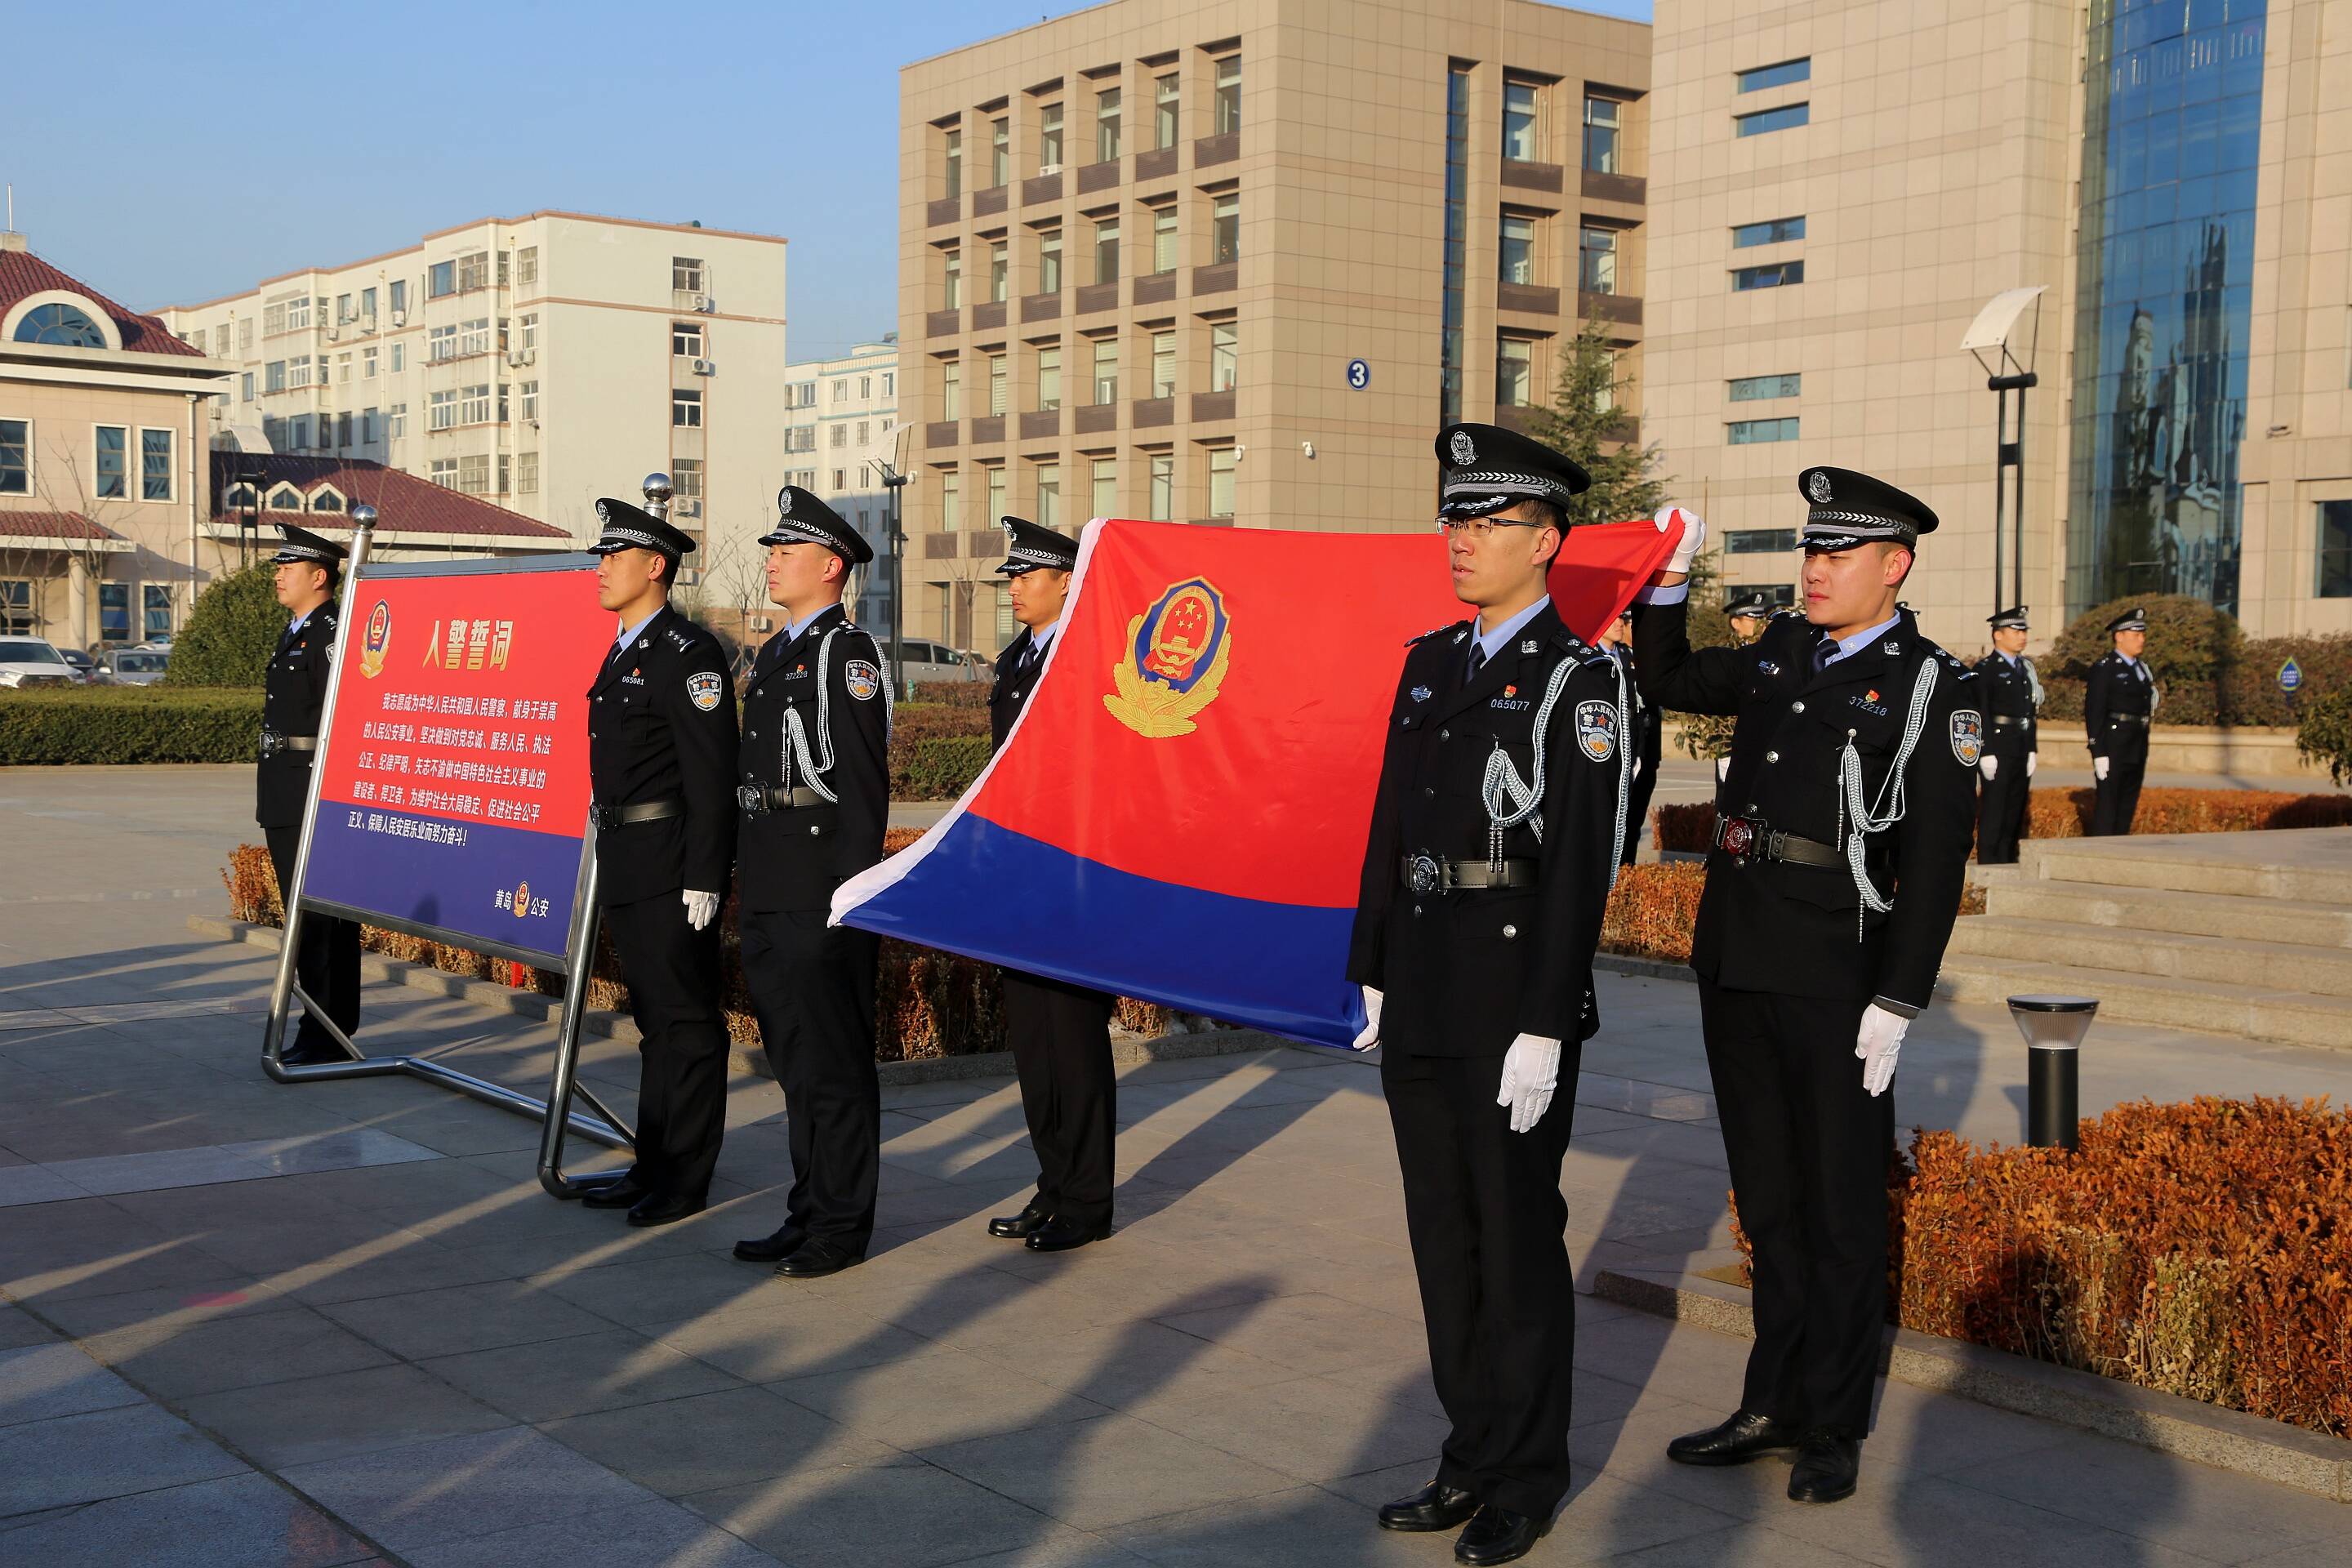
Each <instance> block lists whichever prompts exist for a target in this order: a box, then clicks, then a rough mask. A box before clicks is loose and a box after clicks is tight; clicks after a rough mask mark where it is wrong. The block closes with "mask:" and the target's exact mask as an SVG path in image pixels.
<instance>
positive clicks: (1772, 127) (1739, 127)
mask: <svg viewBox="0 0 2352 1568" xmlns="http://www.w3.org/2000/svg"><path fill="white" fill-rule="evenodd" d="M1812 118H1813V106H1812V105H1811V104H1810V103H1784V104H1782V105H1781V106H1780V108H1778V109H1759V110H1757V111H1756V112H1755V113H1753V114H1735V115H1733V116H1732V117H1731V128H1732V130H1733V131H1734V132H1737V133H1738V134H1739V135H1742V136H1761V135H1763V134H1764V133H1765V132H1768V131H1791V130H1794V129H1795V128H1796V127H1798V126H1800V125H1805V124H1810V123H1811V121H1812Z"/></svg>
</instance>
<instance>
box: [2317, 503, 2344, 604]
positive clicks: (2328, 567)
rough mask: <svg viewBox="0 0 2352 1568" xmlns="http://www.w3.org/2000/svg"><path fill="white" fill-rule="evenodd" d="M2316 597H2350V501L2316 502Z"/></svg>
mask: <svg viewBox="0 0 2352 1568" xmlns="http://www.w3.org/2000/svg"><path fill="white" fill-rule="evenodd" d="M2318 593H2319V596H2320V597H2321V598H2323V599H2352V500H2324V501H2321V502H2320V503H2319V588H2318Z"/></svg>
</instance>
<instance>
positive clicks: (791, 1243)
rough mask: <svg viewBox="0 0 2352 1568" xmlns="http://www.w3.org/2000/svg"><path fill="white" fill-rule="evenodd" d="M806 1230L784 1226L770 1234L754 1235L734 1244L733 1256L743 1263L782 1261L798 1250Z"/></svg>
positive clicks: (805, 1237)
mask: <svg viewBox="0 0 2352 1568" xmlns="http://www.w3.org/2000/svg"><path fill="white" fill-rule="evenodd" d="M807 1239H808V1232H806V1231H804V1230H794V1229H793V1227H792V1226H784V1227H783V1228H782V1229H781V1230H779V1231H776V1232H775V1233H774V1234H773V1235H771V1236H755V1237H748V1238H746V1239H745V1240H742V1241H739V1242H737V1243H736V1244H735V1257H736V1258H737V1260H738V1261H739V1262H743V1263H782V1261H783V1260H784V1259H785V1258H790V1257H791V1256H792V1255H793V1253H795V1252H797V1251H799V1250H800V1245H801V1243H802V1242H803V1241H806V1240H807Z"/></svg>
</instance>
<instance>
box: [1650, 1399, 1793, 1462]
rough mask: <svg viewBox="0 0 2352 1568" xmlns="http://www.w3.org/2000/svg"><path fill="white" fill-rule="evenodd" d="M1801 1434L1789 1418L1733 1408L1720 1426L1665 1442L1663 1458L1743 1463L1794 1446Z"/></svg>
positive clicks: (1683, 1460)
mask: <svg viewBox="0 0 2352 1568" xmlns="http://www.w3.org/2000/svg"><path fill="white" fill-rule="evenodd" d="M1804 1436H1805V1435H1804V1433H1803V1432H1801V1431H1800V1430H1799V1429H1798V1428H1797V1427H1796V1426H1793V1425H1792V1424H1790V1423H1789V1422H1786V1421H1775V1420H1774V1419H1772V1417H1770V1416H1769V1415H1752V1414H1750V1413H1749V1412H1748V1411H1745V1410H1735V1411H1733V1412H1732V1413H1731V1417H1730V1419H1729V1420H1727V1421H1725V1422H1724V1423H1723V1424H1722V1425H1721V1426H1710V1427H1708V1428H1707V1429H1706V1431H1704V1432H1688V1433H1685V1434H1684V1435H1683V1436H1679V1437H1677V1438H1675V1440H1674V1441H1673V1442H1671V1443H1669V1444H1667V1445H1666V1458H1669V1459H1672V1460H1673V1461H1674V1462H1675V1463H1676V1464H1678V1465H1744V1464H1746V1463H1747V1462H1748V1460H1750V1459H1755V1458H1762V1457H1763V1456H1764V1455H1766V1454H1770V1453H1776V1452H1778V1451H1779V1450H1780V1449H1783V1448H1793V1447H1796V1446H1797V1445H1798V1444H1799V1443H1801V1442H1802V1441H1803V1440H1804Z"/></svg>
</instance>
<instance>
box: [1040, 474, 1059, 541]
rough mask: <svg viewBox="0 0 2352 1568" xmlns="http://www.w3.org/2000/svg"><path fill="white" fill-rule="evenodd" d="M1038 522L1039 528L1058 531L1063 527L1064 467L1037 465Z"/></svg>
mask: <svg viewBox="0 0 2352 1568" xmlns="http://www.w3.org/2000/svg"><path fill="white" fill-rule="evenodd" d="M1037 521H1038V524H1039V526H1041V527H1045V528H1055V529H1058V528H1060V527H1061V526H1062V465H1061V464H1059V463H1040V464H1038V465H1037Z"/></svg>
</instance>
